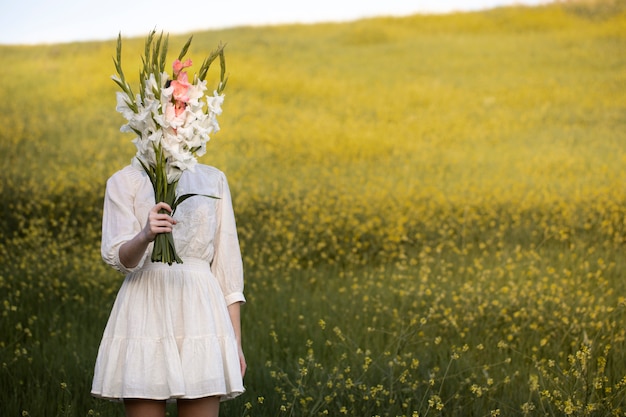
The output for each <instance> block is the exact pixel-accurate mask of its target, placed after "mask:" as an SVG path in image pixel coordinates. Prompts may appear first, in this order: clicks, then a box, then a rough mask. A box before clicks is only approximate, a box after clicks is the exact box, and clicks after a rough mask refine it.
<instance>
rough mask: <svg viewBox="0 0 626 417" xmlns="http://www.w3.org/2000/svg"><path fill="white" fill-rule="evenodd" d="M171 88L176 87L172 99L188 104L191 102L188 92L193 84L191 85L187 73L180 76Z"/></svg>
mask: <svg viewBox="0 0 626 417" xmlns="http://www.w3.org/2000/svg"><path fill="white" fill-rule="evenodd" d="M170 86H171V87H174V92H173V93H172V98H173V99H174V101H175V102H178V101H181V102H183V103H187V102H188V101H189V94H188V90H189V87H191V84H189V80H188V79H187V73H186V72H182V73H180V74H178V78H177V79H175V80H174V81H172V83H171V84H170Z"/></svg>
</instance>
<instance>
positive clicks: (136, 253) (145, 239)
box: [119, 202, 176, 268]
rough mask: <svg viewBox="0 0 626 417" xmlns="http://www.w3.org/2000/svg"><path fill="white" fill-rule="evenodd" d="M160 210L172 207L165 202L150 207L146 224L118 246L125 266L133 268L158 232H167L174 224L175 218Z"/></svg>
mask: <svg viewBox="0 0 626 417" xmlns="http://www.w3.org/2000/svg"><path fill="white" fill-rule="evenodd" d="M161 210H166V211H168V212H170V213H171V212H172V208H171V207H170V205H169V204H167V203H163V202H161V203H158V204H155V205H154V207H152V208H151V209H150V213H148V220H147V221H146V225H145V226H144V228H143V229H141V231H140V232H139V233H137V235H135V237H134V238H132V239H131V240H129V241H127V242H126V243H124V244H123V245H122V246H120V250H119V257H120V262H121V263H122V265H124V266H125V267H126V268H134V267H136V266H137V265H138V264H139V261H140V260H141V257H142V256H143V254H144V253H145V251H146V248H147V247H148V245H149V244H150V242H152V241H153V240H154V239H155V238H156V236H157V235H158V234H159V233H168V232H171V231H172V227H173V226H174V225H175V224H176V220H174V219H173V218H172V216H170V215H169V214H167V213H159V211H161Z"/></svg>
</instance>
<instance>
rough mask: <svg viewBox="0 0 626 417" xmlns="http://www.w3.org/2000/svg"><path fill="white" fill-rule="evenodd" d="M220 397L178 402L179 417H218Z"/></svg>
mask: <svg viewBox="0 0 626 417" xmlns="http://www.w3.org/2000/svg"><path fill="white" fill-rule="evenodd" d="M219 412H220V397H206V398H198V399H197V400H178V417H218V415H219Z"/></svg>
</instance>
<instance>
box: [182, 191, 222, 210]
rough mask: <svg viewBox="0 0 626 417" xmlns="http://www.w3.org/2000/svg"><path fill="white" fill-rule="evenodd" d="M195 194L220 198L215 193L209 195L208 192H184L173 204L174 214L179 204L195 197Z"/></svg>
mask: <svg viewBox="0 0 626 417" xmlns="http://www.w3.org/2000/svg"><path fill="white" fill-rule="evenodd" d="M195 196H198V197H208V198H214V199H216V200H219V199H220V198H219V197H215V196H213V195H207V194H183V195H181V196H178V197H177V198H176V200H175V201H174V204H173V205H172V214H174V211H176V208H177V207H178V206H179V204H181V203H182V202H184V201H185V200H187V199H188V198H191V197H195Z"/></svg>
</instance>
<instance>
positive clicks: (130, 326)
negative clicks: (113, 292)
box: [92, 258, 244, 400]
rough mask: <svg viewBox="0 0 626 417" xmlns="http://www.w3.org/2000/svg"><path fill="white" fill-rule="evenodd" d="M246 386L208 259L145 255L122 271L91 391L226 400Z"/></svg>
mask: <svg viewBox="0 0 626 417" xmlns="http://www.w3.org/2000/svg"><path fill="white" fill-rule="evenodd" d="M243 391H244V387H243V381H242V377H241V371H240V364H239V351H238V344H237V340H236V337H235V333H234V330H233V327H232V323H231V321H230V317H229V314H228V309H227V306H226V302H225V300H224V295H223V293H222V291H221V290H220V286H219V283H218V281H217V280H216V279H215V277H214V276H213V274H212V273H211V268H210V265H209V264H208V263H207V262H205V261H204V260H200V259H195V258H184V259H183V263H182V264H173V265H171V266H169V265H167V264H163V263H152V262H150V261H149V260H148V261H147V262H146V263H145V265H144V266H143V267H142V268H141V269H139V270H137V271H135V272H132V273H130V274H129V275H127V276H126V278H125V280H124V282H123V284H122V286H121V288H120V290H119V292H118V295H117V298H116V300H115V303H114V305H113V308H112V311H111V315H110V317H109V321H108V323H107V325H106V328H105V330H104V334H103V337H102V342H101V344H100V348H99V351H98V356H97V359H96V366H95V371H94V380H93V387H92V395H94V396H96V397H101V398H107V399H112V400H122V399H125V398H143V399H154V400H173V399H176V398H186V399H193V398H202V397H208V396H219V397H221V399H222V400H226V399H230V398H233V397H236V396H237V395H239V394H241V393H242V392H243Z"/></svg>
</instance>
